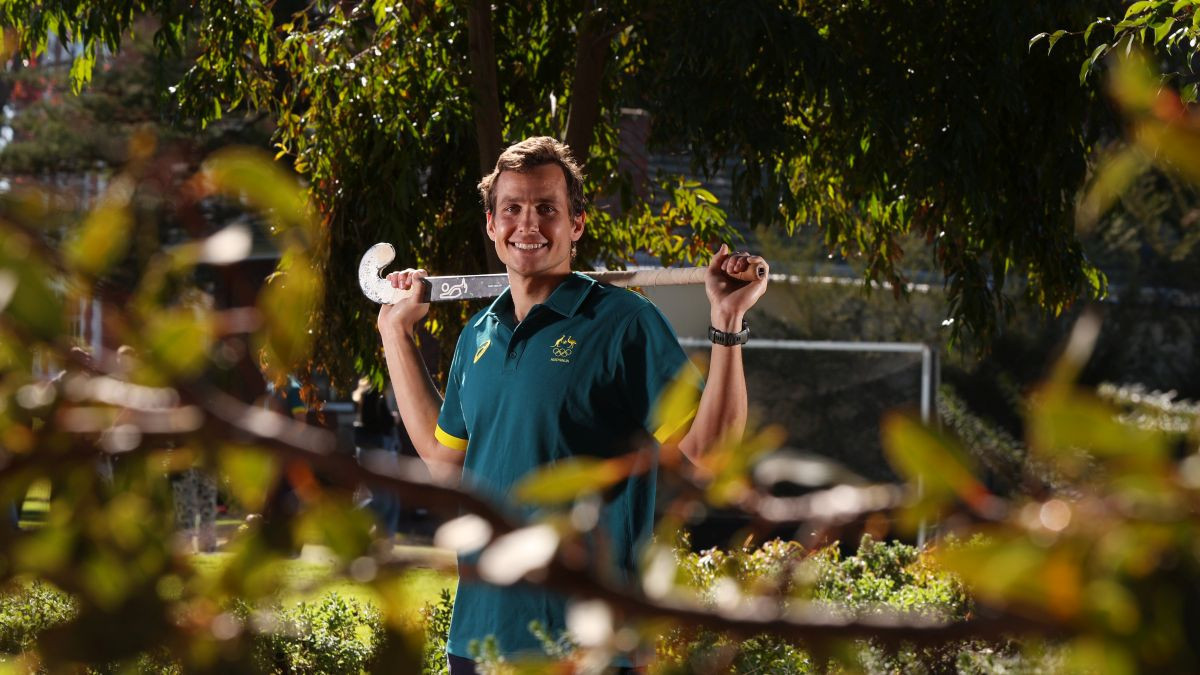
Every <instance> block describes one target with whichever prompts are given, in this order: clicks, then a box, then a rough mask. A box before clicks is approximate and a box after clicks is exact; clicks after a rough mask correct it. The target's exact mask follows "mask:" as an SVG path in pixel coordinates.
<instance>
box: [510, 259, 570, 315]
mask: <svg viewBox="0 0 1200 675" xmlns="http://www.w3.org/2000/svg"><path fill="white" fill-rule="evenodd" d="M569 276H571V272H570V270H568V271H566V272H563V273H561V274H557V273H556V274H546V275H538V276H536V277H523V276H519V275H516V274H513V273H512V272H509V273H508V287H509V293H510V294H511V295H512V302H513V318H515V319H516V321H517V323H521V322H522V321H524V320H525V317H526V316H528V315H529V310H531V309H533V306H534V305H537V304H540V303H543V302H545V301H546V298H549V297H550V294H551V293H553V292H554V289H556V288H558V285H559V284H561V283H562V282H564V281H566V279H567V277H569Z"/></svg>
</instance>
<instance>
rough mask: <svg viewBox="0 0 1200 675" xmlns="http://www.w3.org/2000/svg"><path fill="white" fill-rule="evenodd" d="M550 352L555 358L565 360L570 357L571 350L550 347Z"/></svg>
mask: <svg viewBox="0 0 1200 675" xmlns="http://www.w3.org/2000/svg"><path fill="white" fill-rule="evenodd" d="M550 351H551V353H553V354H554V355H555V356H557V357H558V358H560V359H565V358H566V357H568V356H570V355H571V350H570V349H564V348H563V347H552V348H551V349H550Z"/></svg>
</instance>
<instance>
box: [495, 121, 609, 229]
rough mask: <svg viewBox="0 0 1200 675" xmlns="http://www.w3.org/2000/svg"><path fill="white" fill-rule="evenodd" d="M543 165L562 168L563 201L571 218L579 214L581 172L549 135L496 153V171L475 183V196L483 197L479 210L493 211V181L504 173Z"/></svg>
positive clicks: (568, 152)
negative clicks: (565, 199)
mask: <svg viewBox="0 0 1200 675" xmlns="http://www.w3.org/2000/svg"><path fill="white" fill-rule="evenodd" d="M544 164H557V165H558V166H559V167H560V168H562V172H563V178H565V179H566V180H567V201H568V202H570V205H571V217H573V218H574V217H576V216H578V215H580V214H581V213H583V207H584V205H585V204H586V200H585V199H584V196H583V170H582V169H580V168H579V163H578V162H576V161H575V157H574V156H573V155H572V154H571V148H569V147H567V144H566V143H561V142H559V141H557V140H555V139H553V138H550V137H549V136H534V137H533V138H526V139H525V140H523V141H521V142H520V143H515V144H513V145H510V146H508V148H507V149H506V150H505V151H504V152H502V153H500V157H499V159H497V160H496V168H495V169H493V170H492V172H491V173H489V174H488V175H486V176H484V177H483V180H481V181H479V186H478V187H479V196H480V197H481V198H483V208H484V209H485V210H486V211H487V212H488V213H491V212H493V211H495V210H496V194H495V193H494V192H493V190H494V189H495V187H496V180H497V179H498V178H500V174H501V173H503V172H504V171H515V172H517V173H524V172H526V171H529V170H530V169H533V168H535V167H539V166H542V165H544Z"/></svg>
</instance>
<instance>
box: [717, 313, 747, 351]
mask: <svg viewBox="0 0 1200 675" xmlns="http://www.w3.org/2000/svg"><path fill="white" fill-rule="evenodd" d="M708 339H709V340H710V341H711V342H712V343H713V344H714V345H722V346H725V347H732V346H734V345H744V344H746V343H747V342H749V341H750V324H748V323H746V320H745V319H742V330H741V331H740V332H737V333H726V332H725V331H723V330H717V329H716V328H713V327H712V326H709V327H708Z"/></svg>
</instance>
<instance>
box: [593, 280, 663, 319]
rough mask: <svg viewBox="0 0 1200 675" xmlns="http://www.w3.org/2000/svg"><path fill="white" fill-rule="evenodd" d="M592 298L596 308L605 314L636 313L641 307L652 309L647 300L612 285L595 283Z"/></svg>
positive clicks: (632, 291)
mask: <svg viewBox="0 0 1200 675" xmlns="http://www.w3.org/2000/svg"><path fill="white" fill-rule="evenodd" d="M592 296H593V297H594V302H595V303H596V305H597V306H598V307H603V309H604V310H605V311H606V312H609V311H611V312H636V311H638V310H640V309H642V308H643V307H647V306H650V307H653V306H654V303H652V302H650V300H649V298H647V297H646V296H644V295H642V294H641V293H638V292H637V291H634V290H630V289H628V288H619V287H617V286H613V285H612V284H606V283H604V282H596V286H595V288H594V289H593V292H592Z"/></svg>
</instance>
